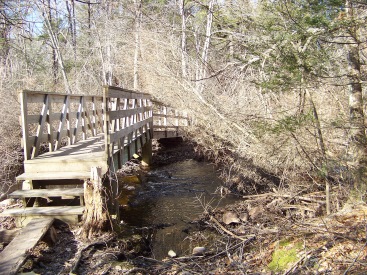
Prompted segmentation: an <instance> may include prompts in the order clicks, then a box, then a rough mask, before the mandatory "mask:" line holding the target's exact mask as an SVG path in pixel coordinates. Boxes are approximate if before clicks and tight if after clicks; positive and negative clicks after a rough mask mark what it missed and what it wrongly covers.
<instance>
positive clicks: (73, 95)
mask: <svg viewBox="0 0 367 275" xmlns="http://www.w3.org/2000/svg"><path fill="white" fill-rule="evenodd" d="M112 88H113V87H112ZM24 92H25V93H26V94H28V95H30V99H31V98H32V97H33V96H37V95H40V96H41V97H42V96H44V95H45V94H49V95H51V96H55V97H59V98H61V99H62V101H59V102H58V103H63V102H64V98H65V96H71V97H72V98H74V97H77V98H79V97H81V96H84V97H88V98H91V97H96V98H100V99H102V96H100V95H88V94H87V95H85V94H68V93H54V92H44V91H33V90H24ZM41 102H42V101H41Z"/></svg>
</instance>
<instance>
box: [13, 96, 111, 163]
mask: <svg viewBox="0 0 367 275" xmlns="http://www.w3.org/2000/svg"><path fill="white" fill-rule="evenodd" d="M20 102H21V124H22V132H23V147H24V157H25V160H29V159H33V158H35V157H37V156H38V155H40V154H41V153H44V152H47V151H49V152H52V151H55V150H58V149H60V148H61V147H63V146H65V145H72V144H74V143H76V142H78V141H79V140H85V139H87V138H88V137H90V136H96V135H98V134H101V133H103V117H104V107H103V106H104V105H103V97H102V96H97V95H76V94H65V93H46V92H40V91H30V90H24V91H21V92H20Z"/></svg>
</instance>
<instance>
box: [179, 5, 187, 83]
mask: <svg viewBox="0 0 367 275" xmlns="http://www.w3.org/2000/svg"><path fill="white" fill-rule="evenodd" d="M180 15H181V70H182V77H183V78H185V77H187V62H186V56H187V52H186V17H185V0H181V1H180Z"/></svg>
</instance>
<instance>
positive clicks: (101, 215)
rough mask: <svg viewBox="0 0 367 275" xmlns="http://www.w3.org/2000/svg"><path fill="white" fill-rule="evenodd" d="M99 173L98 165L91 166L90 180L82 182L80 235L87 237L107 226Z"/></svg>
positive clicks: (106, 213)
mask: <svg viewBox="0 0 367 275" xmlns="http://www.w3.org/2000/svg"><path fill="white" fill-rule="evenodd" d="M101 173H102V169H101V168H100V167H92V169H91V179H90V181H86V182H84V201H85V211H84V214H83V221H84V224H83V228H82V235H83V237H84V238H87V239H91V238H92V236H93V235H95V234H96V233H98V232H100V231H102V230H106V229H107V226H108V212H107V210H106V209H107V205H106V200H105V196H104V192H103V187H102V174H101Z"/></svg>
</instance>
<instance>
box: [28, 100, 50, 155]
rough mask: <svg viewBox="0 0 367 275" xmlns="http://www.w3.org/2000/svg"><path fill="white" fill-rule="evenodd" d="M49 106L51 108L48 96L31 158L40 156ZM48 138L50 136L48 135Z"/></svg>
mask: <svg viewBox="0 0 367 275" xmlns="http://www.w3.org/2000/svg"><path fill="white" fill-rule="evenodd" d="M48 106H49V96H48V95H47V94H46V95H45V98H44V102H43V106H42V111H41V115H40V121H39V123H38V126H37V132H36V144H35V145H34V147H33V151H32V156H31V158H32V159H33V158H35V157H37V156H38V151H39V147H40V144H41V136H42V135H43V130H44V127H45V122H46V117H47V112H48ZM47 137H48V135H47Z"/></svg>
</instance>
